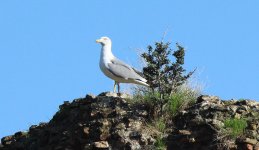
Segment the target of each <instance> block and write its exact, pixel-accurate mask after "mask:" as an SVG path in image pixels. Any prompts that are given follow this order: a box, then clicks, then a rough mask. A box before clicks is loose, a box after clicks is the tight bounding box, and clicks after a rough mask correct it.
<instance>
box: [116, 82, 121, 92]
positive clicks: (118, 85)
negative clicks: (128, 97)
mask: <svg viewBox="0 0 259 150" xmlns="http://www.w3.org/2000/svg"><path fill="white" fill-rule="evenodd" d="M117 85H118V93H119V94H120V83H119V82H118V83H117Z"/></svg>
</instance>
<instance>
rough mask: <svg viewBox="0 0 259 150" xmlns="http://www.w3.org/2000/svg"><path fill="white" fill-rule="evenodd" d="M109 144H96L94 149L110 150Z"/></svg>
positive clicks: (101, 142) (102, 142) (100, 142)
mask: <svg viewBox="0 0 259 150" xmlns="http://www.w3.org/2000/svg"><path fill="white" fill-rule="evenodd" d="M109 147H110V146H109V143H108V142H107V141H98V142H94V148H96V149H107V150H108V149H109Z"/></svg>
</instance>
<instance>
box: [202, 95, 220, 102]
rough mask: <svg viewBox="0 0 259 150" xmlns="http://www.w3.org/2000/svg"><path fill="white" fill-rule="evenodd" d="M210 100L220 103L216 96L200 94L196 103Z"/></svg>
mask: <svg viewBox="0 0 259 150" xmlns="http://www.w3.org/2000/svg"><path fill="white" fill-rule="evenodd" d="M204 101H205V102H210V103H215V104H220V102H221V101H220V99H219V97H217V96H209V95H202V96H200V97H198V99H197V103H201V102H204Z"/></svg>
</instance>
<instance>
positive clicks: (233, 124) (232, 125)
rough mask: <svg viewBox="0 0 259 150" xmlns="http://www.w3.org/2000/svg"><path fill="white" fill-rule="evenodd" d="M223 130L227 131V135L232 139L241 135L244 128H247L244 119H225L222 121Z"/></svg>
mask: <svg viewBox="0 0 259 150" xmlns="http://www.w3.org/2000/svg"><path fill="white" fill-rule="evenodd" d="M224 125H225V128H227V129H229V132H228V133H229V135H230V136H231V137H232V138H236V137H238V136H240V135H242V134H243V132H244V130H245V128H246V127H247V121H246V120H245V119H236V118H231V119H226V120H225V121H224Z"/></svg>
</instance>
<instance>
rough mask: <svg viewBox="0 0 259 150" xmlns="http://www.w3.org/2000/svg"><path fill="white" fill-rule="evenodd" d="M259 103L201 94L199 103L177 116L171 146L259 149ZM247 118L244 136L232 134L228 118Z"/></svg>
mask: <svg viewBox="0 0 259 150" xmlns="http://www.w3.org/2000/svg"><path fill="white" fill-rule="evenodd" d="M258 111H259V103H258V102H255V101H250V100H239V101H237V100H229V101H222V100H220V99H219V97H216V96H206V95H205V96H200V97H199V98H198V99H197V102H196V103H195V104H194V105H193V106H191V107H189V108H187V109H185V110H184V111H182V112H180V113H179V114H178V115H177V116H176V117H175V118H174V124H175V128H176V130H174V131H173V133H172V134H171V135H170V136H169V137H168V149H179V150H187V149H188V150H208V149H212V150H214V149H215V150H224V149H226V150H228V149H229V150H236V149H239V150H253V149H256V150H259V143H258V141H259V126H258V125H259V112H258ZM234 118H236V119H237V120H238V119H243V120H245V121H246V122H247V127H246V128H245V129H244V132H243V134H242V135H239V136H237V137H231V136H230V134H231V132H233V131H231V129H227V128H226V127H225V124H224V122H225V121H226V120H227V119H234Z"/></svg>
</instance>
